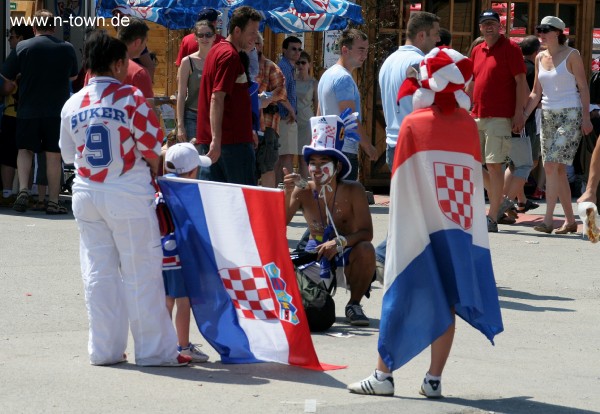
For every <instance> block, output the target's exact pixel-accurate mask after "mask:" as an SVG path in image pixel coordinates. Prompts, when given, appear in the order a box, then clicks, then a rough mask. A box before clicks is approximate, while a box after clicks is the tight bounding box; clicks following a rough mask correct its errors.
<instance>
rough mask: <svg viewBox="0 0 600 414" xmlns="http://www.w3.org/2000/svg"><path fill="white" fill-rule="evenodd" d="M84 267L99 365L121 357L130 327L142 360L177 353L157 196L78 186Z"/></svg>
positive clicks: (92, 345)
mask: <svg viewBox="0 0 600 414" xmlns="http://www.w3.org/2000/svg"><path fill="white" fill-rule="evenodd" d="M73 213H74V215H75V218H76V219H77V224H78V225H79V232H80V260H81V273H82V277H83V284H84V288H85V300H86V305H87V311H88V317H89V323H90V333H89V343H88V352H89V354H90V362H91V363H92V364H94V365H103V364H110V363H114V362H117V361H119V360H121V358H122V355H123V352H125V349H126V347H127V336H128V328H129V327H130V328H131V333H132V335H133V339H134V343H135V361H136V364H137V365H160V364H161V363H164V362H169V361H174V360H175V359H176V358H177V336H176V334H175V330H174V328H173V324H172V322H171V319H170V318H169V315H168V311H167V308H166V306H165V289H164V285H163V279H162V271H161V269H162V248H161V244H160V234H159V231H158V222H157V220H156V213H155V211H154V207H153V205H152V198H151V197H139V196H129V195H127V194H123V193H119V194H115V193H109V192H100V191H85V190H84V191H81V190H79V191H77V192H75V194H74V195H73Z"/></svg>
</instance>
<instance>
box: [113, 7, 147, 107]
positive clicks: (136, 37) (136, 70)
mask: <svg viewBox="0 0 600 414" xmlns="http://www.w3.org/2000/svg"><path fill="white" fill-rule="evenodd" d="M149 30H150V28H149V27H148V25H147V24H146V22H144V21H143V20H142V19H140V18H137V17H132V16H129V24H128V25H121V26H119V29H118V30H117V37H118V38H119V40H120V41H122V42H123V43H125V45H126V46H127V55H128V56H129V59H130V60H129V66H128V67H127V77H126V78H125V80H124V81H123V83H125V84H128V85H133V86H135V87H136V88H138V89H139V90H140V91H142V94H143V95H144V98H146V100H147V101H148V104H149V105H150V107H152V106H153V104H154V91H153V90H152V79H151V78H150V74H149V73H148V71H147V70H146V69H145V68H144V67H143V66H141V65H140V64H138V63H135V62H134V61H133V60H132V59H135V58H138V57H140V55H141V54H142V52H143V51H144V49H145V48H146V42H147V41H148V31H149Z"/></svg>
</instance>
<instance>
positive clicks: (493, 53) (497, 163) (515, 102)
mask: <svg viewBox="0 0 600 414" xmlns="http://www.w3.org/2000/svg"><path fill="white" fill-rule="evenodd" d="M479 30H481V33H482V35H483V37H484V39H485V41H484V42H483V43H481V44H480V45H478V46H476V47H475V48H474V49H473V51H472V52H471V58H472V59H473V66H474V70H473V78H474V81H473V82H471V84H470V85H469V87H468V89H467V92H468V93H469V94H470V95H472V97H473V116H474V117H475V121H476V122H477V128H478V130H479V141H480V143H481V153H482V158H483V164H485V165H486V166H487V171H488V173H489V174H484V181H485V184H486V189H487V192H488V198H489V200H490V208H489V211H488V217H487V220H488V231H489V232H494V233H496V232H498V223H497V220H498V217H499V216H501V214H502V213H504V211H501V204H502V199H503V196H502V191H503V187H504V174H503V171H502V164H503V163H504V162H505V160H506V157H507V156H508V154H509V151H510V140H511V132H515V133H518V132H520V131H521V129H523V125H524V124H525V119H524V117H523V109H524V107H525V104H526V103H527V97H528V96H529V87H528V86H527V80H526V78H525V72H526V69H525V63H523V56H522V54H521V50H520V49H519V46H517V45H516V44H514V43H511V42H510V41H509V40H508V39H507V38H506V37H504V35H501V34H500V16H499V15H498V13H496V12H494V11H492V10H485V11H484V12H483V13H481V15H480V16H479ZM509 206H510V204H508V203H507V204H506V205H505V206H504V205H503V207H506V208H507V207H509Z"/></svg>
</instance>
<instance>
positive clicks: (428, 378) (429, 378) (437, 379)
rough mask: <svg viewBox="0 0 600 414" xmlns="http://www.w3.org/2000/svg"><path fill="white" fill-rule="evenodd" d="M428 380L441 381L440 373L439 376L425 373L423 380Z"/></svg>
mask: <svg viewBox="0 0 600 414" xmlns="http://www.w3.org/2000/svg"><path fill="white" fill-rule="evenodd" d="M429 380H431V381H441V380H442V376H441V375H440V376H439V377H435V376H433V375H431V374H429V372H428V373H427V374H425V382H428V381H429Z"/></svg>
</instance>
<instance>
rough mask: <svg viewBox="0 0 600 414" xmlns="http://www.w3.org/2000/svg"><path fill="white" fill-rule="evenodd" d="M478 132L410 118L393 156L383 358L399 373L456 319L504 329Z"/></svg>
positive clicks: (450, 119) (428, 115)
mask: <svg viewBox="0 0 600 414" xmlns="http://www.w3.org/2000/svg"><path fill="white" fill-rule="evenodd" d="M481 168H482V167H481V154H480V147H479V139H478V133H477V127H476V125H475V122H474V121H473V119H472V118H471V117H470V116H469V115H468V113H467V112H466V111H465V110H463V109H457V110H455V111H454V112H453V113H452V114H449V115H443V114H442V113H441V112H440V111H439V109H432V108H427V109H422V110H418V111H415V112H413V113H412V114H410V115H409V116H407V117H406V118H405V119H404V121H403V123H402V126H401V129H400V136H399V138H398V144H397V146H396V152H395V155H394V165H393V168H392V182H391V188H390V190H391V192H390V223H389V229H390V230H389V234H388V242H387V252H386V260H385V277H384V286H385V287H384V289H385V290H384V296H383V305H382V315H381V323H380V336H379V345H378V349H379V354H380V356H381V357H382V359H383V361H384V362H385V364H386V365H387V366H388V368H390V369H392V370H395V369H397V368H399V367H401V366H402V365H404V364H405V363H406V362H408V361H409V360H411V359H412V358H413V357H415V356H416V355H417V354H419V353H420V352H421V351H422V350H423V349H425V348H426V347H428V346H429V345H430V344H431V343H432V342H433V341H435V340H436V339H437V338H439V337H440V336H441V335H442V334H443V333H444V332H446V330H447V329H448V327H449V326H450V325H451V324H452V321H453V316H452V310H451V309H452V308H454V309H455V311H456V314H457V315H458V316H460V317H461V318H462V319H464V320H465V321H466V322H468V323H469V324H471V325H472V326H473V327H475V328H476V329H478V330H479V331H481V332H482V333H483V334H484V335H485V336H486V337H487V338H488V339H489V340H490V341H492V343H493V338H494V336H495V335H496V334H498V333H500V332H502V331H503V329H504V328H503V326H502V317H501V314H500V306H499V302H498V292H497V290H496V284H495V281H494V274H493V269H492V260H491V256H490V250H489V240H488V233H487V222H486V212H485V203H484V196H483V182H482V174H481Z"/></svg>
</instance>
